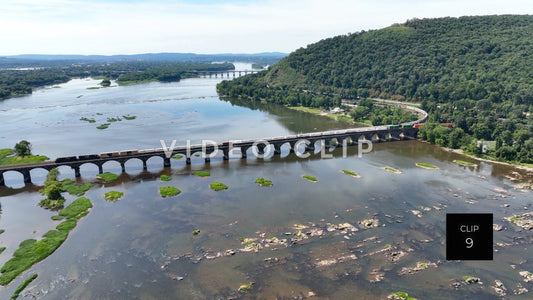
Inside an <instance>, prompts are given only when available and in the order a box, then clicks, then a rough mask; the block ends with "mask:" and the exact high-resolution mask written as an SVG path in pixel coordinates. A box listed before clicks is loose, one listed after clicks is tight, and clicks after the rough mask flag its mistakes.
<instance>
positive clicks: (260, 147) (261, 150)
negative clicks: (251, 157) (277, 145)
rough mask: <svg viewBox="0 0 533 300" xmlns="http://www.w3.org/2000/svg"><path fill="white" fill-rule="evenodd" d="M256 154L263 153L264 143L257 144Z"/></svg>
mask: <svg viewBox="0 0 533 300" xmlns="http://www.w3.org/2000/svg"><path fill="white" fill-rule="evenodd" d="M256 147H257V154H259V155H263V154H265V145H264V144H257V146H256Z"/></svg>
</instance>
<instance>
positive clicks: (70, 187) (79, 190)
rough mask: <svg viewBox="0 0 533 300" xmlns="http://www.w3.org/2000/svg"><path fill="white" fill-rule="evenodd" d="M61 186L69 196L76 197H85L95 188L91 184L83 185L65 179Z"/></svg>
mask: <svg viewBox="0 0 533 300" xmlns="http://www.w3.org/2000/svg"><path fill="white" fill-rule="evenodd" d="M61 184H62V186H61V188H62V190H63V191H65V192H68V193H69V194H71V195H74V196H83V195H84V194H85V192H87V191H88V190H89V189H91V188H92V186H93V185H92V184H91V183H88V182H87V183H83V184H77V183H75V182H74V181H72V180H71V179H68V178H67V179H63V181H61Z"/></svg>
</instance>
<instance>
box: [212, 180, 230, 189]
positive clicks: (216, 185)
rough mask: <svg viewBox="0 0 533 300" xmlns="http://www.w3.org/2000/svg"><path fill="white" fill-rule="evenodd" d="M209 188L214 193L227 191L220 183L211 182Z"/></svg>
mask: <svg viewBox="0 0 533 300" xmlns="http://www.w3.org/2000/svg"><path fill="white" fill-rule="evenodd" d="M209 187H210V188H211V189H212V190H214V191H221V190H227V189H228V186H227V185H225V184H223V183H222V182H216V181H215V182H213V183H211V184H210V185H209Z"/></svg>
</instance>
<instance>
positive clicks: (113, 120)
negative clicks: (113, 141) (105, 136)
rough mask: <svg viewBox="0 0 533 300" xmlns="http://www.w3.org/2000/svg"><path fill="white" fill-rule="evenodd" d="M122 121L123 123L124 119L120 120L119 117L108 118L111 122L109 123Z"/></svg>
mask: <svg viewBox="0 0 533 300" xmlns="http://www.w3.org/2000/svg"><path fill="white" fill-rule="evenodd" d="M120 121H122V119H121V118H119V117H116V118H107V122H109V123H113V122H120Z"/></svg>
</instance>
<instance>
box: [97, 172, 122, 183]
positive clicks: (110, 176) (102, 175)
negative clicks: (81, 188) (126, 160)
mask: <svg viewBox="0 0 533 300" xmlns="http://www.w3.org/2000/svg"><path fill="white" fill-rule="evenodd" d="M96 177H98V178H100V179H102V180H104V181H105V182H111V181H114V180H117V178H118V175H117V174H114V173H109V172H105V173H100V174H98V175H96Z"/></svg>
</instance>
